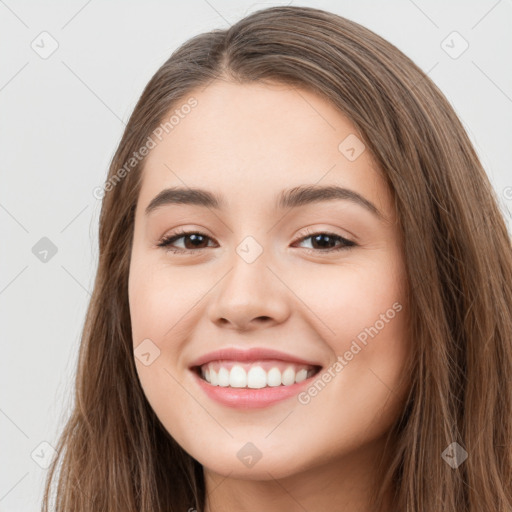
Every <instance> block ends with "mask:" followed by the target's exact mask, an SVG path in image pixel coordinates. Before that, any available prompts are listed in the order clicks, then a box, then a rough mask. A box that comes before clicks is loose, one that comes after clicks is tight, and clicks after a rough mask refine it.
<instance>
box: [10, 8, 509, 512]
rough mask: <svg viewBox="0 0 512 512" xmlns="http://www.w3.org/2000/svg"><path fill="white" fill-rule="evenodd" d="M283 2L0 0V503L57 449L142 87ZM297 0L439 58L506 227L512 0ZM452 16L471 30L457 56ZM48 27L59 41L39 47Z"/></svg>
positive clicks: (19, 500) (434, 60)
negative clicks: (188, 50)
mask: <svg viewBox="0 0 512 512" xmlns="http://www.w3.org/2000/svg"><path fill="white" fill-rule="evenodd" d="M284 3H286V2H270V1H269V2H250V1H245V0H244V1H234V0H190V1H187V2H170V1H167V2H164V1H163V0H162V1H156V0H152V1H145V2H142V1H138V2H135V1H120V0H117V1H109V2H106V1H103V2H101V1H100V0H89V1H86V0H73V1H68V2H55V1H54V2H44V3H43V2H36V1H15V0H0V34H1V38H2V40H1V45H0V107H1V111H0V112H1V115H0V130H1V132H0V140H1V146H0V147H1V153H0V154H1V160H0V170H1V173H2V186H1V188H0V226H1V230H2V234H1V240H2V264H1V266H0V314H1V331H0V332H1V343H2V345H1V347H2V350H1V357H0V365H1V367H0V378H1V383H0V385H1V388H0V389H1V391H2V392H1V396H0V432H1V435H0V450H1V463H0V511H3V512H7V511H32V510H37V509H38V507H39V503H40V500H41V496H42V483H43V478H44V476H45V474H46V470H45V469H44V468H42V467H40V465H41V464H42V465H44V462H45V461H46V460H48V459H49V457H50V456H51V448H50V447H49V446H48V445H47V444H42V445H41V443H49V444H50V445H55V444H56V439H57V434H58V432H59V431H60V429H61V428H62V425H63V423H64V421H65V419H66V418H67V415H68V413H69V404H70V398H71V390H72V378H73V375H74V371H75V363H76V356H77V349H78V345H79V339H80V333H81V329H82V326H83V321H84V315H85V310H86V306H87V303H88V300H89V297H90V290H91V288H92V282H93V278H94V273H95V269H96V259H97V253H98V250H97V221H98V214H99V209H100V201H98V200H97V199H95V198H94V197H93V195H92V191H93V189H94V188H95V187H97V186H99V185H101V184H102V183H103V181H104V179H105V176H106V173H107V168H108V165H109V163H110V160H111V158H112V156H113V154H114V151H115V148H116V145H117V144H118V142H119V139H120V137H121V134H122V130H123V128H124V123H125V122H126V121H127V120H128V117H129V114H130V113H131V110H132V109H133V107H134V106H135V103H136V101H137V99H138V97H139V95H140V94H141V92H142V89H143V87H144V86H145V85H146V83H147V82H148V80H149V79H150V78H151V76H152V75H153V73H154V72H155V71H156V70H157V68H158V67H159V66H160V65H161V64H162V63H163V62H164V61H165V60H166V59H167V58H168V57H169V55H170V53H171V52H172V50H174V49H175V48H176V47H177V46H178V45H179V44H181V43H182V42H183V41H185V40H186V39H188V38H189V37H191V36H193V35H195V34H197V33H199V32H203V31H206V30H210V29H213V28H225V27H227V26H228V25H231V24H233V23H234V22H235V21H237V20H238V19H239V18H241V17H242V16H243V15H245V14H247V13H249V12H252V11H254V10H257V9H260V8H263V7H265V6H270V5H278V4H284ZM293 4H294V5H307V6H312V7H317V8H321V9H326V10H329V11H332V12H335V13H337V14H340V15H342V16H345V17H347V18H349V19H352V20H354V21H357V22H358V23H361V24H362V25H364V26H366V27H368V28H370V29H372V30H373V31H375V32H377V33H378V34H380V35H382V36H383V37H384V38H386V39H388V40H389V41H391V42H392V43H394V44H395V45H396V46H398V48H400V49H401V50H402V51H404V52H405V53H406V54H407V55H408V56H409V57H411V58H412V59H413V60H414V61H415V62H416V63H417V64H418V65H419V66H420V67H421V68H422V69H423V70H424V71H425V72H428V74H429V76H430V77H431V78H432V79H433V80H434V82H435V83H436V84H437V85H438V86H439V87H440V89H441V90H442V91H443V92H444V93H445V94H446V96H447V97H448V99H449V101H450V102H451V103H452V105H453V106H454V108H455V110H456V112H457V113H458V115H459V116H460V118H461V119H462V121H463V123H464V125H465V127H466V129H467V130H468V133H469V135H470V137H471V140H472V141H473V143H474V144H475V147H476V149H477V152H478V153H479V155H480V157H481V159H482V162H483V164H484V166H485V168H486V170H487V172H488V175H489V177H490V179H491V181H492V183H493V186H494V187H495V189H496V192H497V194H498V195H499V197H500V204H501V206H502V209H503V212H504V215H505V216H506V221H507V225H508V226H509V230H510V221H509V219H510V214H509V213H508V211H509V210H510V209H511V206H512V188H510V187H512V172H511V162H512V158H511V157H512V149H511V147H512V144H511V142H512V140H511V133H512V68H511V62H512V59H511V54H512V51H511V50H512V30H511V29H512V0H501V1H496V0H482V1H476V0H475V1H472V2H468V1H462V0H460V1H451V2H447V1H446V0H436V1H430V2H427V1H426V0H415V1H412V0H394V1H387V2H378V1H377V0H373V1H371V0H364V1H358V2H354V1H351V2H349V1H318V2H312V1H309V2H307V1H306V2H304V1H303V2H298V1H297V2H293ZM43 31H46V32H48V33H49V34H50V35H51V37H50V36H47V35H43V36H40V34H41V32H43ZM453 31H456V32H458V33H459V34H460V36H462V38H464V40H466V41H467V43H468V44H469V47H468V49H467V50H466V51H465V52H464V53H462V54H461V55H460V56H459V57H458V58H453V54H454V53H458V52H459V51H460V50H461V49H462V48H463V47H462V46H461V45H462V44H463V41H462V39H460V38H458V36H455V39H454V36H450V37H449V38H448V39H446V38H447V36H449V35H450V34H451V33H452V32H453ZM52 38H53V39H54V40H55V41H56V42H57V43H58V48H57V50H56V51H55V52H54V53H53V54H52V55H50V56H49V57H47V58H42V57H41V56H40V55H41V53H44V52H48V51H49V50H51V44H55V43H52ZM443 41H445V43H443ZM31 45H33V46H34V47H35V48H37V50H38V52H39V53H38V52H36V51H35V50H34V49H33V48H32V47H31ZM443 45H444V48H443ZM446 45H448V47H452V48H451V50H449V51H451V52H452V56H450V55H449V54H448V53H447V52H446V51H445V49H447V50H448V48H447V47H446ZM43 56H44V57H46V55H43ZM43 237H47V238H49V239H50V240H51V241H52V243H53V244H55V246H56V248H57V253H56V254H55V255H54V256H53V257H51V253H49V255H48V256H47V261H46V262H43V261H41V260H40V259H39V258H38V257H36V255H35V254H33V251H32V248H33V247H34V245H36V243H37V242H38V241H39V240H40V239H41V238H43ZM485 243H486V242H485V240H482V244H485ZM36 252H37V251H36ZM40 257H44V254H40Z"/></svg>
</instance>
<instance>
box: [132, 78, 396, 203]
mask: <svg viewBox="0 0 512 512" xmlns="http://www.w3.org/2000/svg"><path fill="white" fill-rule="evenodd" d="M190 98H194V100H195V101H196V102H197V104H196V106H195V107H194V108H193V109H184V111H185V110H186V112H187V113H186V114H185V113H183V112H181V115H180V116H179V122H177V123H175V124H173V127H172V129H170V130H169V133H163V135H162V136H161V141H159V140H157V139H155V142H156V143H157V145H156V147H154V148H153V149H152V150H151V151H150V153H149V155H148V156H147V158H146V162H145V166H144V171H143V180H142V189H141V194H140V197H139V203H143V206H144V207H145V206H147V204H148V203H149V202H150V201H151V199H152V198H153V197H154V196H155V195H156V194H157V193H159V192H160V191H161V190H162V189H164V188H166V187H173V186H180V187H187V186H190V187H201V188H205V189H209V190H212V191H215V192H218V194H219V195H222V196H223V197H226V198H227V202H228V205H230V206H234V207H236V205H237V204H240V205H242V204H243V205H244V206H248V205H251V204H252V205H254V206H257V203H258V204H259V205H261V204H262V203H263V204H265V205H267V206H269V207H270V206H272V205H273V204H274V203H275V199H276V195H277V194H278V193H279V192H280V191H281V190H284V189H289V188H292V187H294V186H299V185H304V184H318V185H338V186H342V187H347V188H351V189H354V190H357V192H358V193H360V194H362V195H364V196H366V197H367V198H368V199H369V200H370V201H371V202H373V203H374V204H376V205H377V206H378V208H379V209H380V210H381V211H383V212H388V213H389V211H390V208H391V203H390V193H389V191H388V190H387V186H386V184H385V182H384V180H383V178H382V176H381V175H380V173H379V172H378V169H377V168H376V166H375V164H374V161H373V159H372V157H371V154H370V152H369V151H368V150H366V149H365V148H364V144H363V142H362V141H361V140H360V138H358V137H357V135H356V134H357V130H356V128H355V126H354V125H353V124H352V123H351V122H350V120H349V119H348V118H346V117H345V116H344V115H343V114H341V112H339V110H337V109H336V108H335V107H334V106H333V105H331V104H330V103H329V102H327V101H326V100H325V99H323V98H322V97H321V96H319V95H317V94H315V93H313V92H310V91H306V90H304V89H297V88H295V87H292V86H289V85H282V84H272V85H269V84H262V83H250V84H243V85H240V84H234V83H231V82H226V81H221V80H218V81H215V82H212V83H211V84H210V85H208V86H207V87H206V88H205V89H203V88H199V89H196V90H194V91H191V92H190V93H189V94H188V95H187V96H186V97H185V98H184V99H182V100H181V102H178V103H176V104H175V105H173V107H172V109H171V111H170V113H169V115H168V116H166V117H165V119H168V118H169V117H170V116H171V115H172V113H173V112H176V110H178V114H179V113H180V105H184V104H186V103H187V101H188V100H189V99H190ZM175 119H178V117H176V118H175ZM347 149H349V151H351V149H354V151H351V152H349V153H347ZM354 155H355V157H356V158H354Z"/></svg>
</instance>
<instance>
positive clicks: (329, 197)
mask: <svg viewBox="0 0 512 512" xmlns="http://www.w3.org/2000/svg"><path fill="white" fill-rule="evenodd" d="M333 200H348V201H351V202H352V203H355V204H358V205H359V206H362V207H363V208H365V209H366V210H368V211H369V212H371V213H372V214H374V215H375V216H376V217H378V218H379V219H384V216H383V214H382V213H381V212H380V211H379V210H378V208H377V207H376V206H375V205H374V204H373V203H372V202H371V201H369V200H368V199H366V198H365V197H363V196H362V195H360V194H358V193H357V192H355V191H354V190H350V189H348V188H344V187H339V186H337V185H327V186H318V185H299V186H297V187H294V188H291V189H288V190H283V191H282V192H281V193H280V194H279V195H278V197H277V199H276V203H275V205H276V207H277V208H278V209H282V210H284V209H289V208H298V207H300V206H305V205H309V204H314V203H320V202H324V201H333ZM170 204H178V205H184V204H188V205H194V206H202V207H205V208H210V209H214V210H223V209H225V208H226V201H225V199H224V198H223V197H222V196H221V195H217V194H214V193H212V192H210V191H208V190H204V189H201V188H191V187H187V188H183V187H171V188H166V189H164V190H162V191H161V192H159V193H158V194H157V195H156V196H155V197H154V198H153V199H152V200H151V202H150V203H149V205H148V206H147V207H146V215H149V214H150V213H151V212H153V211H154V210H156V209H157V208H160V207H162V206H166V205H170Z"/></svg>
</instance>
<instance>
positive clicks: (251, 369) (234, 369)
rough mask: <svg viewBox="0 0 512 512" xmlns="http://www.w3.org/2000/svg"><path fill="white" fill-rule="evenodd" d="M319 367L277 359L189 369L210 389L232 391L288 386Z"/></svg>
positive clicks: (231, 362)
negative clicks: (230, 389) (228, 389)
mask: <svg viewBox="0 0 512 512" xmlns="http://www.w3.org/2000/svg"><path fill="white" fill-rule="evenodd" d="M321 368H322V367H321V366H317V365H307V364H298V363H292V362H289V361H280V360H275V361H272V360H264V361H254V362H247V361H244V362H241V361H233V360H218V361H210V362H208V363H206V364H203V365H201V366H195V367H193V368H191V369H192V371H194V372H195V373H196V375H198V376H199V378H201V379H202V380H203V381H205V382H207V383H208V384H210V385H211V386H218V387H222V388H235V389H244V388H245V389H263V388H278V387H289V386H293V385H294V384H298V383H300V382H303V381H305V380H307V379H310V378H311V377H314V376H315V375H317V374H318V373H319V372H320V370H321Z"/></svg>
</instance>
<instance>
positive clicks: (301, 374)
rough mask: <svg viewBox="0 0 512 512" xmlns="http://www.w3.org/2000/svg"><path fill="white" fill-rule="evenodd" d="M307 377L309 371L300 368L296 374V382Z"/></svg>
mask: <svg viewBox="0 0 512 512" xmlns="http://www.w3.org/2000/svg"><path fill="white" fill-rule="evenodd" d="M307 377H308V371H307V370H305V369H304V368H303V369H302V370H299V371H298V372H297V374H296V375H295V382H302V381H303V380H306V379H307Z"/></svg>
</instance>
